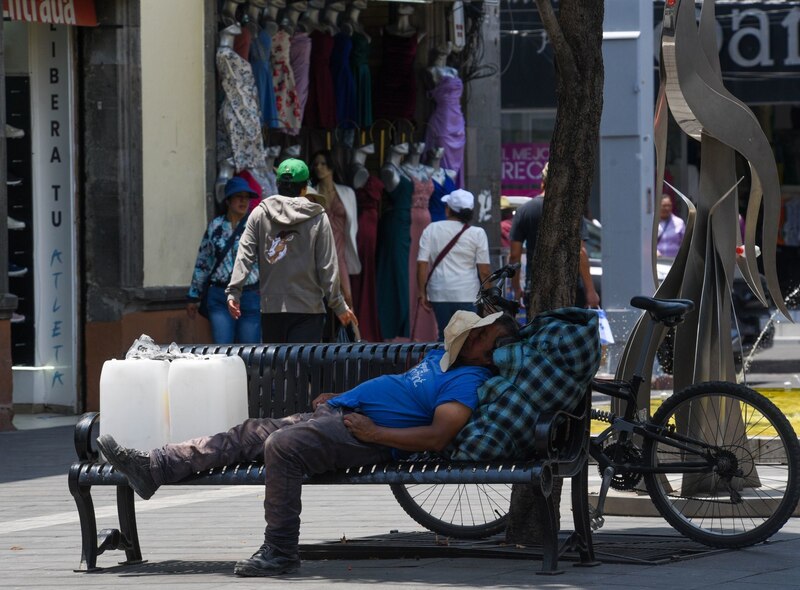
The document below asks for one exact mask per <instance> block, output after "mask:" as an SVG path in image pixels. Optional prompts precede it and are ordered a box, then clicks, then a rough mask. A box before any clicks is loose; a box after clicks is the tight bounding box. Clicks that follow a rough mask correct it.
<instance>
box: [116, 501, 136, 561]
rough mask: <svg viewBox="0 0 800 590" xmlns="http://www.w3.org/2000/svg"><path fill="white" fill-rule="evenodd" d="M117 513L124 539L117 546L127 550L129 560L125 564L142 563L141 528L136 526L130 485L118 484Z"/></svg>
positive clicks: (134, 507)
mask: <svg viewBox="0 0 800 590" xmlns="http://www.w3.org/2000/svg"><path fill="white" fill-rule="evenodd" d="M117 515H118V516H119V528H120V532H121V533H122V539H121V542H120V543H119V545H118V547H116V548H117V549H124V550H125V557H127V560H126V561H124V562H123V565H133V564H137V563H142V549H141V547H140V546H139V530H138V529H137V528H136V506H135V504H134V503H133V488H131V487H130V486H117Z"/></svg>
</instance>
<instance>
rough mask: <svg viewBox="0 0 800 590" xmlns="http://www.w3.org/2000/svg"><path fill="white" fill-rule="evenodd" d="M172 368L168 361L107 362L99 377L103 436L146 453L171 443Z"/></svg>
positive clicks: (133, 360)
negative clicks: (169, 381) (169, 379)
mask: <svg viewBox="0 0 800 590" xmlns="http://www.w3.org/2000/svg"><path fill="white" fill-rule="evenodd" d="M169 368H170V367H169V361H155V360H150V359H132V360H124V361H123V360H110V361H106V362H105V363H104V364H103V370H102V372H101V373H100V413H101V419H100V434H110V435H112V436H113V437H114V438H115V439H116V441H117V442H118V443H119V444H121V445H122V446H125V447H133V448H135V449H140V450H143V451H149V450H151V449H154V448H157V447H160V446H162V445H164V444H166V443H167V442H169V401H168V397H167V377H168V375H169Z"/></svg>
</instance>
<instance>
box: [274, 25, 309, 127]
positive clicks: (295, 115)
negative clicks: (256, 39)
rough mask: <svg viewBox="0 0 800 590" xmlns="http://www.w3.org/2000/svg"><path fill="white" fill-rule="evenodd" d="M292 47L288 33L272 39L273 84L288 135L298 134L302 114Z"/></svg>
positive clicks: (277, 35)
mask: <svg viewBox="0 0 800 590" xmlns="http://www.w3.org/2000/svg"><path fill="white" fill-rule="evenodd" d="M291 47H292V43H291V38H290V37H289V33H287V32H286V31H278V32H277V33H275V35H274V36H273V37H272V84H273V85H274V87H275V106H276V107H277V110H278V120H279V121H280V127H281V128H282V129H285V131H286V132H287V133H291V134H297V133H298V132H299V130H300V123H301V121H302V113H301V111H300V99H299V98H298V97H297V90H296V88H295V82H294V72H293V71H292V65H291Z"/></svg>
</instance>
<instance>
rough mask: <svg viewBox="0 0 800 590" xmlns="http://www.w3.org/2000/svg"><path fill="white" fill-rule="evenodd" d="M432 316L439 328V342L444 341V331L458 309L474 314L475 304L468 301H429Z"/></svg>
mask: <svg viewBox="0 0 800 590" xmlns="http://www.w3.org/2000/svg"><path fill="white" fill-rule="evenodd" d="M431 305H432V306H433V314H434V315H435V316H436V324H437V326H438V327H439V342H443V341H444V329H445V326H447V324H448V323H449V322H450V318H452V317H453V314H455V313H456V312H457V311H458V310H459V309H463V310H464V311H471V312H475V304H474V303H470V302H469V301H463V302H458V301H431Z"/></svg>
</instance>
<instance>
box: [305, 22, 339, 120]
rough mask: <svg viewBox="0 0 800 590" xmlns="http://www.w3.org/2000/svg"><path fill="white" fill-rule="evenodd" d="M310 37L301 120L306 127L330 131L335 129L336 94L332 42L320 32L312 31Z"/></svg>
mask: <svg viewBox="0 0 800 590" xmlns="http://www.w3.org/2000/svg"><path fill="white" fill-rule="evenodd" d="M310 36H311V71H310V76H309V83H308V102H306V110H305V114H304V115H303V120H304V121H305V124H306V127H314V128H317V129H332V128H334V127H336V93H335V92H334V89H333V78H332V77H331V53H332V52H333V43H334V40H333V36H332V35H329V34H328V33H325V32H322V31H314V32H313V33H311V35H310Z"/></svg>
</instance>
